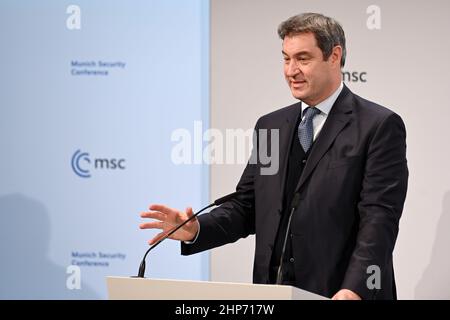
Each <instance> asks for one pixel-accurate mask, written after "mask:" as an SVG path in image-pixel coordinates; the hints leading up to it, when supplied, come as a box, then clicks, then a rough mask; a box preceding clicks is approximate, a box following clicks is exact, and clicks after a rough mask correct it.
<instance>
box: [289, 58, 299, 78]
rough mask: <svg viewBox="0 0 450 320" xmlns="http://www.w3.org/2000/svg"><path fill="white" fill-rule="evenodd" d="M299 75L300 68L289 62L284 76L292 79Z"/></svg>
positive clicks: (292, 61) (293, 62)
mask: <svg viewBox="0 0 450 320" xmlns="http://www.w3.org/2000/svg"><path fill="white" fill-rule="evenodd" d="M299 73H300V68H299V66H298V64H297V62H296V61H295V60H291V61H289V64H288V65H287V66H286V75H287V76H288V77H294V76H296V75H297V74H299Z"/></svg>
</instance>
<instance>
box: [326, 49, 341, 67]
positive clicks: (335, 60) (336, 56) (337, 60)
mask: <svg viewBox="0 0 450 320" xmlns="http://www.w3.org/2000/svg"><path fill="white" fill-rule="evenodd" d="M341 59H342V47H341V46H335V47H334V48H333V50H332V51H331V54H330V58H328V60H329V61H330V62H331V63H332V64H333V65H336V64H337V66H338V67H339V68H340V67H341Z"/></svg>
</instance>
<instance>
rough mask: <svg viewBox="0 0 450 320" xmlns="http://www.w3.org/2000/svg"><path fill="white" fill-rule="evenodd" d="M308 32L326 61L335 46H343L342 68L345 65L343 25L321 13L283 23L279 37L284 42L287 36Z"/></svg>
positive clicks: (309, 14)
mask: <svg viewBox="0 0 450 320" xmlns="http://www.w3.org/2000/svg"><path fill="white" fill-rule="evenodd" d="M308 32H311V33H312V34H314V37H315V38H316V41H317V45H318V46H319V48H320V50H322V54H323V59H324V60H328V58H329V57H330V55H331V52H332V51H333V48H334V47H335V46H338V45H339V46H341V47H342V59H341V67H343V66H344V65H345V57H346V55H347V50H346V48H345V33H344V30H343V29H342V26H341V24H340V23H339V22H337V21H336V20H334V19H333V18H330V17H327V16H324V15H323V14H320V13H302V14H298V15H296V16H293V17H290V18H289V19H287V20H286V21H283V22H282V23H281V24H280V26H279V27H278V35H279V36H280V38H281V39H283V40H284V37H286V36H293V35H296V34H300V33H308Z"/></svg>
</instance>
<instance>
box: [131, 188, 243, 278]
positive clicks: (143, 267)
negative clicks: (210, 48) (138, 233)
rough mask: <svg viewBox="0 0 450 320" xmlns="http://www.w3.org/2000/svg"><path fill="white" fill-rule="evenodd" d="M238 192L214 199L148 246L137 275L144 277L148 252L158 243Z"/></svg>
mask: <svg viewBox="0 0 450 320" xmlns="http://www.w3.org/2000/svg"><path fill="white" fill-rule="evenodd" d="M237 194H238V192H237V191H236V192H233V193H230V194H228V195H226V196H224V197H222V198H219V199H217V200H216V201H214V202H213V203H211V204H209V205H207V206H206V207H204V208H202V209H201V210H200V211H198V212H197V213H195V214H194V215H192V216H191V217H189V219H187V220H186V221H184V222H183V223H181V224H180V225H178V226H177V227H175V228H174V229H173V230H172V231H170V232H169V233H168V234H166V235H165V236H164V237H163V238H161V239H159V240H158V241H157V242H156V243H155V244H153V245H152V246H151V247H150V248H148V250H147V251H146V252H145V255H144V258H142V261H141V265H140V266H139V272H138V275H137V278H144V274H145V258H147V255H148V253H149V252H150V251H151V250H153V249H154V248H155V247H156V246H157V245H159V244H160V243H161V242H163V241H164V240H166V239H167V238H168V237H170V236H171V235H172V234H173V233H175V232H176V231H177V230H178V229H180V228H181V227H183V226H184V225H185V224H186V223H188V222H189V221H191V220H192V219H194V218H195V217H197V216H198V215H199V214H200V213H202V212H203V211H205V210H206V209H208V208H211V207H212V206H219V205H221V204H222V203H225V202H227V201H229V200H231V199H233V198H234V197H236V195H237Z"/></svg>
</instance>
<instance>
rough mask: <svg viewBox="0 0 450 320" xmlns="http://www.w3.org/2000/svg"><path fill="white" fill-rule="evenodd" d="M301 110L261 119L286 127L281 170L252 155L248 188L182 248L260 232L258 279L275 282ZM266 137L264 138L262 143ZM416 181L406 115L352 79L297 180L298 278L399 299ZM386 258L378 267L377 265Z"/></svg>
mask: <svg viewBox="0 0 450 320" xmlns="http://www.w3.org/2000/svg"><path fill="white" fill-rule="evenodd" d="M300 110H301V103H297V104H294V105H291V106H288V107H285V108H283V109H280V110H277V111H275V112H272V113H270V114H267V115H265V116H263V117H261V118H260V119H259V120H258V122H257V124H256V128H255V129H256V130H259V129H268V130H270V129H279V137H280V140H279V146H280V148H279V150H280V166H279V170H278V172H277V173H276V174H274V175H262V174H261V168H263V167H264V166H266V167H267V166H269V165H263V164H261V163H260V162H257V163H248V164H247V166H246V168H245V170H244V172H243V174H242V177H241V179H240V181H239V183H238V185H237V191H239V197H238V198H236V199H234V200H232V201H229V202H227V203H225V204H223V205H222V206H220V207H218V208H216V209H214V210H212V211H211V212H210V213H208V214H204V215H201V216H199V222H200V224H201V229H200V233H199V236H198V238H197V240H196V242H195V243H194V244H182V247H181V250H182V254H184V255H188V254H193V253H196V252H200V251H203V250H207V249H211V248H214V247H217V246H221V245H224V244H226V243H231V242H234V241H236V240H238V239H240V238H243V237H246V236H248V235H250V234H255V235H256V248H255V257H254V270H253V281H254V283H269V268H270V260H271V256H272V251H273V248H274V242H275V238H276V233H277V230H278V225H279V222H280V215H281V212H282V209H283V208H282V202H283V201H282V200H283V193H284V190H283V189H284V185H285V179H286V176H285V175H286V168H287V160H288V156H289V147H290V146H291V141H292V140H291V139H293V137H295V136H296V134H295V130H297V128H296V125H295V124H296V119H297V117H298V115H299V113H300ZM268 142H269V145H268V146H267V148H268V149H269V150H270V149H271V146H270V139H268ZM260 145H261V143H260V141H256V144H254V146H255V147H254V148H253V152H258V148H259V147H260ZM407 181H408V168H407V161H406V130H405V126H404V124H403V121H402V119H401V118H400V116H398V115H397V114H396V113H394V112H392V111H390V110H389V109H386V108H384V107H382V106H379V105H377V104H375V103H372V102H370V101H367V100H365V99H363V98H361V97H359V96H357V95H355V94H353V93H352V92H351V91H350V90H349V89H348V88H347V87H346V86H344V88H343V90H342V92H341V93H340V95H339V97H338V99H337V100H336V102H335V104H334V105H333V107H332V109H331V111H330V114H329V115H328V118H327V120H326V122H325V124H324V126H323V127H322V130H321V132H320V134H319V136H318V137H317V138H316V140H315V143H314V144H313V147H312V149H311V153H310V156H309V158H308V161H307V163H306V166H305V168H304V170H303V173H302V175H301V177H300V180H299V182H298V184H297V187H296V191H297V192H298V193H299V194H300V202H299V205H298V207H297V209H296V211H295V212H294V214H293V218H292V225H291V231H292V234H293V238H292V250H293V255H294V258H295V278H296V286H297V287H299V288H301V289H305V290H308V291H311V292H314V293H317V294H320V295H324V296H327V297H332V296H333V295H334V294H335V293H336V292H337V291H339V290H340V289H342V288H346V289H350V290H352V291H354V292H356V293H357V294H359V295H360V296H361V297H362V298H363V299H395V298H396V289H395V280H394V271H393V260H392V252H393V249H394V245H395V241H396V238H397V234H398V226H399V219H400V216H401V214H402V210H403V204H404V201H405V197H406V190H407ZM230 261H232V257H230ZM371 266H375V267H371ZM372 268H374V269H372ZM377 268H379V270H380V273H379V274H378V273H374V271H373V270H377ZM372 275H374V277H375V278H374V277H372V278H370V279H369V277H371V276H372ZM376 277H378V279H379V280H380V282H379V283H377V278H376ZM368 282H369V285H368ZM377 284H379V285H377ZM374 286H375V288H374Z"/></svg>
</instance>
